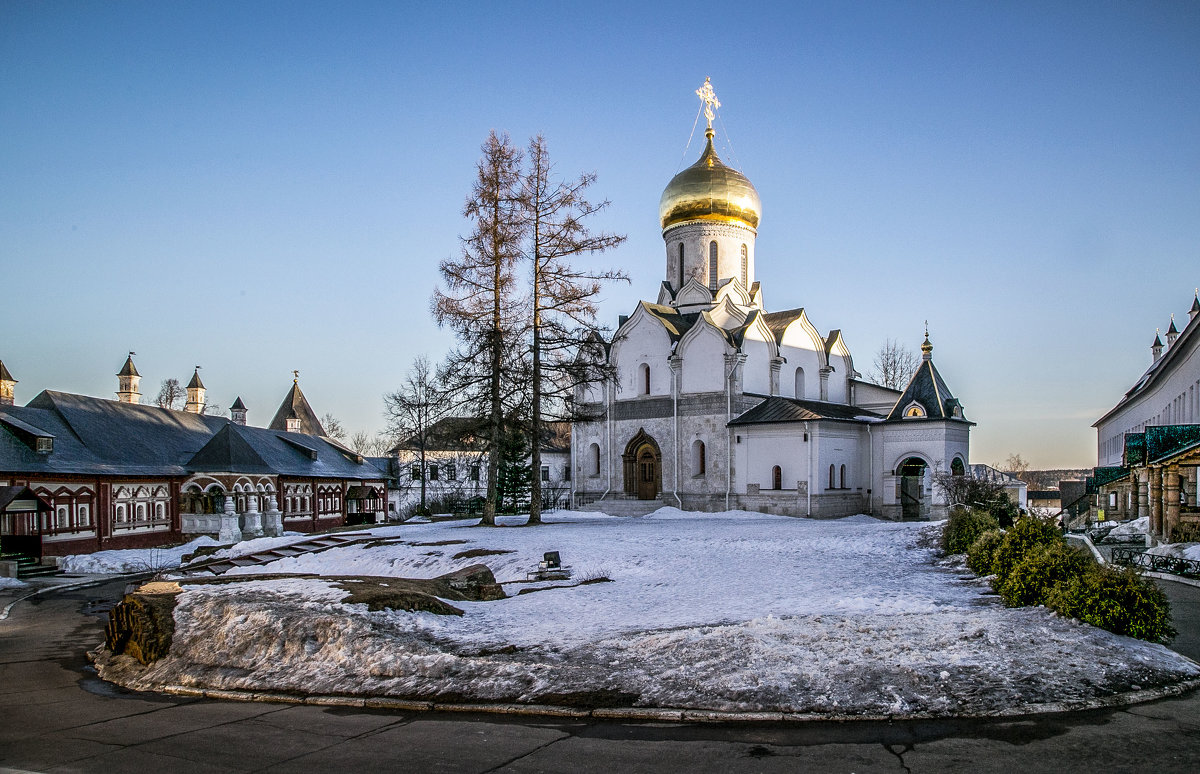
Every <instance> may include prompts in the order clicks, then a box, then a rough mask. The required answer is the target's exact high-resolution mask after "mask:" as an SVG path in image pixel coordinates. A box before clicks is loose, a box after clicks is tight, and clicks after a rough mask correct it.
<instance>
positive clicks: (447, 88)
mask: <svg viewBox="0 0 1200 774" xmlns="http://www.w3.org/2000/svg"><path fill="white" fill-rule="evenodd" d="M0 73H2V75H0V138H2V141H0V180H2V181H3V184H2V185H0V268H2V273H0V276H2V277H3V288H4V291H5V292H4V294H3V295H4V300H3V302H2V303H0V323H2V324H3V331H4V333H3V338H2V339H0V342H2V343H0V360H3V361H4V363H5V365H6V366H8V368H9V369H10V370H11V371H12V372H13V374H14V375H15V376H16V377H17V378H18V379H20V384H18V385H17V390H18V401H20V402H25V401H27V400H29V399H30V398H32V397H33V396H34V395H35V394H36V393H37V392H39V391H41V390H42V389H46V388H52V389H60V390H67V391H73V392H81V393H86V394H93V395H111V394H112V393H113V391H114V390H115V389H116V377H115V376H114V374H115V373H116V372H117V370H118V369H119V368H120V366H121V363H122V362H123V360H124V357H125V353H126V352H127V351H129V350H135V351H137V353H138V356H137V358H136V362H137V365H138V368H139V370H140V371H141V373H142V375H143V387H142V391H143V393H144V395H145V396H146V399H147V400H148V399H151V398H153V396H154V394H155V393H156V392H157V390H158V385H159V383H160V382H161V380H162V379H164V378H167V377H172V376H173V377H177V378H179V379H180V380H183V381H186V379H187V378H188V377H189V376H190V374H191V370H192V366H193V365H195V364H201V365H203V366H204V368H203V370H202V372H201V374H202V376H203V378H204V381H205V382H206V383H207V385H208V387H209V395H210V398H211V399H212V400H213V401H215V402H217V403H219V404H220V405H222V406H225V407H227V406H228V405H229V404H230V403H232V402H233V399H234V398H235V397H236V396H238V395H240V396H241V397H242V398H243V400H244V401H245V402H246V404H247V406H249V408H250V420H251V422H252V423H258V424H262V423H265V422H267V421H269V420H270V417H271V415H272V414H273V412H274V410H275V408H276V407H277V406H278V404H279V402H280V400H282V398H283V396H284V393H285V392H286V390H287V388H288V386H289V385H290V379H291V370H292V369H293V368H296V369H299V370H300V372H301V386H302V387H303V388H304V390H305V393H306V394H307V395H308V397H309V399H310V401H311V402H312V403H313V406H314V408H315V409H316V410H317V412H318V413H319V414H320V413H324V412H326V411H330V412H333V413H334V414H335V415H337V416H339V417H341V418H342V420H343V422H344V424H345V425H346V426H347V428H348V429H349V430H352V431H353V430H360V429H365V430H375V429H378V428H380V427H381V426H382V423H383V420H382V416H381V412H382V400H381V396H382V394H383V393H384V392H386V391H388V390H391V389H394V388H395V387H396V386H397V385H398V384H399V382H400V380H401V379H402V377H403V375H404V373H405V371H406V370H407V368H408V366H409V364H410V363H411V361H412V359H413V357H415V356H416V355H418V354H421V353H428V354H429V355H430V356H431V357H433V358H434V359H437V358H438V357H440V356H441V354H442V353H443V352H444V351H445V350H446V348H447V346H448V345H449V343H450V337H449V335H448V334H447V333H445V332H443V331H439V330H438V329H437V328H436V326H435V325H434V324H433V323H432V321H431V320H430V316H429V313H428V306H429V296H430V292H431V291H432V289H433V287H434V285H435V283H436V282H437V280H438V276H437V263H438V261H439V260H440V259H442V258H444V257H447V256H449V255H453V254H455V253H456V252H457V250H458V236H459V235H460V234H463V233H466V231H467V229H468V225H467V224H466V223H465V222H464V221H463V219H462V217H461V209H462V204H463V201H464V198H465V196H466V194H467V191H468V189H469V186H470V184H471V180H472V174H473V165H474V163H475V162H476V160H477V159H478V156H479V146H480V143H481V142H482V141H483V139H484V138H485V136H486V134H487V132H488V130H490V129H493V128H495V129H498V130H503V131H507V132H509V133H510V134H511V135H512V136H513V137H514V138H515V139H516V140H517V141H518V142H520V143H524V142H525V141H526V139H527V138H528V137H529V136H530V135H531V134H533V133H535V132H543V133H544V134H545V135H546V137H547V139H548V141H549V144H550V150H551V154H552V156H553V157H554V159H555V161H556V162H557V164H558V166H559V169H560V170H561V171H562V172H564V173H565V174H568V175H571V176H573V175H575V174H577V173H578V172H580V171H584V170H588V171H595V172H597V173H598V175H599V182H598V184H597V186H596V188H595V190H596V192H597V193H598V194H600V195H602V196H605V197H608V198H609V199H611V200H612V208H611V210H610V212H609V213H608V215H607V216H606V217H605V218H604V219H603V220H602V221H599V222H597V224H596V225H597V226H598V227H604V228H608V229H612V230H616V231H620V232H624V233H626V234H628V235H629V240H628V242H627V243H626V244H625V245H623V246H622V247H621V248H620V249H619V250H617V251H615V252H612V253H610V254H607V255H606V256H605V257H604V258H603V259H602V260H603V262H604V263H606V264H612V265H619V266H622V267H624V268H626V269H627V270H628V271H629V272H630V274H631V275H632V277H633V283H632V285H631V286H628V287H621V288H614V289H613V290H612V291H611V292H609V293H608V294H607V296H606V298H605V300H604V303H603V310H604V311H603V316H604V320H603V321H604V322H605V323H607V324H609V325H611V324H613V323H615V321H616V317H617V315H618V314H622V313H628V312H629V311H630V310H631V309H632V307H633V306H634V304H635V303H636V301H637V300H638V299H640V298H650V299H653V298H654V297H655V296H656V293H657V286H658V283H659V281H660V280H661V279H662V273H663V262H664V259H663V251H662V242H661V238H660V232H659V229H658V223H657V203H658V197H659V194H660V193H661V191H662V188H663V186H664V185H665V184H666V183H667V181H668V180H669V179H670V178H671V176H672V175H673V174H674V173H675V172H676V171H677V170H678V169H679V168H680V167H681V165H686V164H689V163H691V161H692V160H693V157H694V156H695V155H697V153H698V151H699V146H698V145H697V144H696V142H695V140H693V144H692V147H691V148H690V149H688V150H687V151H686V154H685V146H686V144H687V141H688V136H689V133H690V131H691V128H692V121H693V119H694V117H695V114H696V107H697V100H696V97H695V96H694V95H693V91H694V90H695V89H696V88H697V87H698V86H699V85H700V84H701V83H702V82H703V80H704V77H705V76H711V77H712V81H713V84H714V87H715V88H716V91H717V94H718V96H719V98H720V99H721V101H722V103H723V107H722V109H721V118H720V122H719V123H718V127H717V128H718V131H719V132H720V133H721V137H720V138H719V142H720V143H721V152H722V154H723V156H724V157H725V158H726V160H728V161H731V162H732V163H734V164H736V165H737V166H739V167H740V168H741V170H742V171H743V172H744V173H745V174H746V175H747V176H749V178H750V179H751V180H752V181H753V182H754V184H755V186H756V187H757V188H758V190H759V193H760V195H761V197H762V201H763V209H764V213H763V220H762V223H761V226H760V229H759V238H758V247H757V261H758V279H759V280H760V281H761V282H762V283H763V286H764V293H765V299H766V302H767V304H768V307H769V308H772V309H785V308H789V307H793V306H804V307H806V308H807V309H808V312H809V316H810V318H811V319H812V320H813V322H814V323H815V324H816V325H817V326H818V327H819V328H821V329H822V330H828V329H830V328H841V329H842V331H843V333H844V336H845V339H846V341H847V343H848V345H849V346H850V349H851V352H852V353H853V354H854V356H855V364H856V366H857V368H858V370H859V371H862V372H863V373H866V372H867V370H868V368H869V366H870V363H871V359H872V356H873V353H874V352H875V351H876V350H877V349H878V347H879V346H880V345H881V344H882V343H883V341H884V339H885V338H898V339H899V340H901V341H902V342H903V343H905V344H907V345H908V346H909V347H910V348H912V349H914V350H915V349H916V348H917V346H918V345H919V344H920V342H921V334H922V323H923V321H924V320H925V319H928V320H929V325H930V331H931V335H932V337H933V341H934V344H935V346H936V349H935V352H934V357H935V360H936V362H937V364H938V367H939V369H940V370H941V371H942V374H943V375H944V376H945V377H946V379H947V381H948V382H949V384H950V387H951V389H952V390H954V391H955V392H956V394H957V395H958V396H959V397H960V398H961V399H962V401H963V403H964V405H965V408H966V412H967V415H968V416H969V417H970V418H972V419H974V420H975V421H977V422H978V423H979V424H978V427H977V428H976V430H975V433H974V436H973V440H972V450H971V452H972V458H973V460H974V461H976V462H991V461H998V460H1002V459H1003V458H1004V457H1005V456H1007V455H1008V454H1010V453H1013V452H1017V453H1020V454H1022V455H1023V456H1025V457H1026V458H1027V459H1029V460H1031V461H1032V462H1033V463H1034V464H1035V466H1039V467H1050V466H1060V465H1062V466H1067V465H1070V466H1085V465H1092V464H1095V433H1094V431H1093V430H1092V429H1091V427H1090V425H1091V423H1092V422H1093V421H1094V420H1095V419H1096V418H1097V417H1098V416H1100V414H1102V413H1103V412H1104V411H1105V410H1107V409H1108V408H1110V407H1111V406H1112V405H1113V404H1114V403H1115V402H1116V401H1117V400H1118V399H1119V398H1120V396H1121V395H1122V394H1123V393H1124V391H1125V390H1126V389H1128V387H1129V386H1130V385H1132V383H1133V382H1134V381H1135V380H1136V379H1137V377H1138V376H1139V375H1140V374H1141V372H1142V371H1143V370H1144V369H1145V368H1146V366H1147V365H1148V364H1149V362H1150V351H1149V344H1150V342H1151V340H1152V338H1153V336H1154V329H1155V328H1156V327H1162V328H1163V329H1164V330H1165V328H1166V326H1167V324H1168V320H1169V316H1170V313H1171V312H1175V314H1176V317H1177V318H1178V319H1179V320H1180V322H1183V321H1186V319H1187V316H1186V311H1187V309H1188V307H1189V305H1190V304H1191V300H1192V289H1193V288H1194V287H1195V286H1196V285H1200V4H1197V3H1194V2H1174V3H1169V2H1163V3H1159V2H1137V3H1126V2H1121V3H1115V2H1113V3H1110V2H1078V3H1065V4H1058V3H1050V2H1044V1H1039V2H1032V1H1031V2H1005V3H997V2H978V3H976V2H940V3H893V2H877V3H821V4H813V3H795V4H792V3H788V4H780V6H778V7H770V6H767V5H765V4H764V5H761V6H755V5H753V4H751V5H745V4H742V5H736V4H734V5H729V4H724V5H716V4H705V3H697V2H690V3H679V4H675V5H668V4H661V5H659V4H653V3H634V4H623V3H606V4H603V5H600V6H597V5H595V4H575V3H548V4H531V3H502V4H501V3H480V4H470V3H455V4H438V3H412V4H400V3H369V2H356V3H349V4H348V3H302V2H280V3H244V2H236V3H218V2H202V3H200V2H197V3H161V2H147V3H136V2H120V3H116V2H112V3H95V2H93V3H87V2H26V1H24V0H7V1H6V2H4V3H2V4H0Z"/></svg>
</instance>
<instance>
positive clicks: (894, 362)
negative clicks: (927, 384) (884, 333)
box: [867, 339, 921, 390]
mask: <svg viewBox="0 0 1200 774" xmlns="http://www.w3.org/2000/svg"><path fill="white" fill-rule="evenodd" d="M920 365H921V359H920V358H918V357H917V356H916V354H914V353H913V351H912V350H911V349H909V348H908V347H906V346H904V345H903V344H901V343H900V342H898V341H896V340H895V339H887V340H886V341H884V342H883V346H882V347H880V348H879V351H878V352H876V353H875V362H874V363H873V364H872V365H871V370H870V371H869V372H868V373H867V377H868V378H869V379H870V380H871V381H873V382H875V383H876V384H878V385H880V386H881V387H888V388H890V389H893V390H903V389H904V388H905V387H907V386H908V383H909V382H910V381H912V378H913V374H915V373H916V372H917V367H918V366H920Z"/></svg>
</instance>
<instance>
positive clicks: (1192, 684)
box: [159, 678, 1200, 723]
mask: <svg viewBox="0 0 1200 774" xmlns="http://www.w3.org/2000/svg"><path fill="white" fill-rule="evenodd" d="M1197 688H1200V678H1193V679H1191V680H1183V681H1181V682H1178V683H1174V684H1172V685H1168V686H1163V687H1161V688H1145V689H1142V690H1138V691H1126V692H1124V693H1115V694H1112V695H1110V696H1102V697H1099V698H1096V699H1088V700H1080V701H1067V702H1046V703H1041V704H1026V705H1023V706H1020V707H1007V708H1005V709H1001V710H996V711H994V712H975V713H971V712H968V713H962V714H934V713H929V712H914V713H907V714H895V715H838V714H830V715H824V714H819V713H811V712H769V711H760V710H755V711H746V712H739V711H736V710H735V711H724V710H701V709H684V708H668V707H597V708H595V709H585V708H580V707H563V706H557V705H548V704H486V703H453V702H447V703H442V702H433V701H419V700H410V699H393V698H391V697H387V696H345V695H302V694H294V693H276V692H270V691H238V690H229V689H219V688H193V687H188V686H182V685H167V686H163V687H162V688H160V689H159V690H160V691H162V692H163V693H166V694H170V695H173V696H187V697H194V698H205V699H220V700H224V701H262V702H273V703H282V704H305V705H315V706H322V707H352V708H360V709H390V710H398V711H404V712H462V713H480V714H492V715H520V716H534V717H553V718H577V719H578V718H594V719H597V720H625V721H648V722H671V723H813V722H820V721H838V722H846V721H855V720H861V721H887V722H891V721H896V720H934V719H945V718H964V719H987V718H1013V717H1028V716H1031V715H1057V714H1062V713H1066V712H1082V711H1086V710H1098V709H1112V708H1115V707H1127V706H1132V705H1135V704H1144V703H1146V702H1149V701H1157V700H1159V699H1168V698H1172V697H1175V696H1182V695H1183V694H1185V693H1189V692H1191V691H1194V690H1196V689H1197Z"/></svg>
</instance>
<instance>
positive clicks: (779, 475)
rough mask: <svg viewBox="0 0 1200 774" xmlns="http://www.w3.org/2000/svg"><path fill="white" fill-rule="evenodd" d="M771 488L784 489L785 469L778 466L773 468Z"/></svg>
mask: <svg viewBox="0 0 1200 774" xmlns="http://www.w3.org/2000/svg"><path fill="white" fill-rule="evenodd" d="M771 488H772V489H783V468H781V467H779V466H778V465H776V466H775V467H773V468H771Z"/></svg>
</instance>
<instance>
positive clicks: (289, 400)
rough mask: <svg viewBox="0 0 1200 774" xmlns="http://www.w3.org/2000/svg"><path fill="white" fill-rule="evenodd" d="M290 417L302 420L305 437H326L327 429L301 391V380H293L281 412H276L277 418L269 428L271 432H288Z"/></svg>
mask: <svg viewBox="0 0 1200 774" xmlns="http://www.w3.org/2000/svg"><path fill="white" fill-rule="evenodd" d="M289 417H291V418H293V419H299V420H300V432H302V433H304V434H305V435H320V436H323V435H325V428H323V427H321V422H320V420H318V419H317V414H316V412H315V411H313V410H312V406H310V405H308V399H307V398H305V397H304V393H303V392H301V391H300V381H299V378H296V379H294V380H292V389H290V390H288V394H287V395H286V396H285V397H284V399H283V403H280V404H279V410H278V411H276V412H275V418H274V419H272V420H271V424H269V425H267V427H268V428H270V429H271V430H279V431H281V432H287V429H288V428H287V420H288V418H289Z"/></svg>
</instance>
